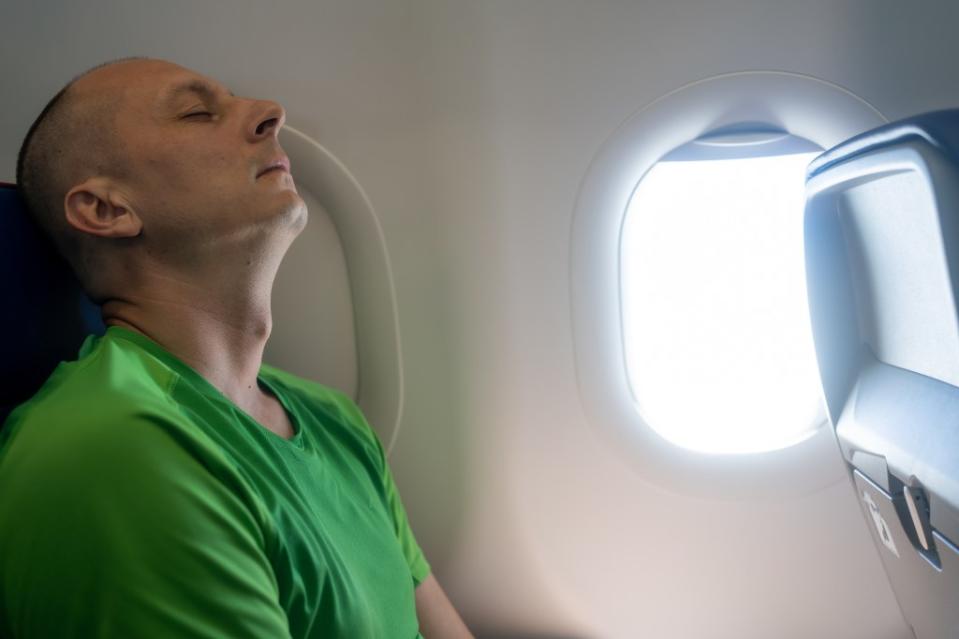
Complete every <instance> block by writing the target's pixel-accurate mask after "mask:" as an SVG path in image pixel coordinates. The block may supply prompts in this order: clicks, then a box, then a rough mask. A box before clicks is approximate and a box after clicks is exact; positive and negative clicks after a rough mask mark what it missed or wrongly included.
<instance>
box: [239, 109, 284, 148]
mask: <svg viewBox="0 0 959 639" xmlns="http://www.w3.org/2000/svg"><path fill="white" fill-rule="evenodd" d="M253 112H254V117H253V118H252V119H251V122H250V126H249V129H248V132H247V133H248V135H249V136H250V141H251V142H255V141H257V140H261V139H263V138H265V137H276V134H277V133H279V131H280V127H282V126H283V123H284V122H286V111H284V110H283V107H282V106H280V105H279V104H278V103H276V102H273V101H271V100H258V101H257V104H256V105H255V106H254V108H253Z"/></svg>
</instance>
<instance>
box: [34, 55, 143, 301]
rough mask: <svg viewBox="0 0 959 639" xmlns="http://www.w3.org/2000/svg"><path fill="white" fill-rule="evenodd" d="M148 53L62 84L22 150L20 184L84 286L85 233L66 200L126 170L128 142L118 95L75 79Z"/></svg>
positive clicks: (40, 222) (86, 279)
mask: <svg viewBox="0 0 959 639" xmlns="http://www.w3.org/2000/svg"><path fill="white" fill-rule="evenodd" d="M137 59H143V58H121V59H118V60H111V61H109V62H105V63H103V64H99V65H97V66H95V67H93V68H91V69H88V70H86V71H84V72H83V73H81V74H80V75H78V76H76V77H74V78H73V79H72V80H70V82H69V83H67V85H66V86H64V87H63V88H62V89H60V90H59V91H58V92H57V94H56V95H54V96H53V98H52V99H51V100H50V101H49V102H48V103H47V105H46V106H45V107H43V110H42V111H41V112H40V115H39V116H37V119H36V120H34V122H33V124H32V125H31V126H30V129H29V130H28V131H27V135H26V137H24V140H23V144H22V145H21V146H20V152H19V153H18V154H17V174H16V175H17V177H16V180H17V188H18V189H19V191H20V196H21V198H22V199H23V202H24V204H25V205H26V208H27V210H28V211H29V213H30V216H31V217H32V219H33V220H34V222H36V224H37V225H38V226H39V227H40V228H41V229H42V230H43V231H44V232H45V233H46V234H47V235H48V236H49V237H50V239H51V240H52V241H53V243H54V244H55V245H56V247H57V249H58V250H59V252H60V254H61V255H62V256H63V257H64V258H65V259H66V260H67V262H68V263H70V265H71V266H72V267H73V269H74V272H75V273H76V274H77V276H78V278H79V279H80V282H81V284H82V285H83V286H84V288H86V289H87V292H88V293H90V292H91V291H90V290H89V284H90V282H89V276H90V274H89V273H87V272H86V270H87V269H86V268H85V266H84V264H85V262H86V260H84V258H83V255H82V253H83V244H84V238H82V237H81V235H82V234H80V233H78V232H76V231H75V230H74V229H73V228H72V227H70V225H69V224H68V223H67V221H66V219H65V217H64V208H63V203H64V202H63V201H64V198H65V197H66V194H67V192H68V191H69V190H70V188H72V187H73V186H74V185H76V184H78V183H79V182H82V181H83V180H85V179H87V178H89V177H92V176H94V175H103V174H110V175H117V174H119V173H121V172H122V169H123V164H124V162H123V157H124V147H123V144H122V140H120V139H119V136H117V134H116V127H115V119H116V113H117V109H118V108H119V105H118V104H117V100H116V99H115V96H83V99H80V98H79V96H77V95H76V92H75V90H74V84H75V83H76V82H77V80H79V79H80V78H82V77H84V76H85V75H87V74H89V73H92V72H93V71H96V70H97V69H100V68H103V67H105V66H109V65H112V64H117V63H120V62H126V61H128V60H137Z"/></svg>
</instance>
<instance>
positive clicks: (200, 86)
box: [162, 79, 234, 106]
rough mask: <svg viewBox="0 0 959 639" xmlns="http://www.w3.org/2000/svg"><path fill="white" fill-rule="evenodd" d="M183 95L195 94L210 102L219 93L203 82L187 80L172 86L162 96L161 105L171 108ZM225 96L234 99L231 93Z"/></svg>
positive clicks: (228, 92)
mask: <svg viewBox="0 0 959 639" xmlns="http://www.w3.org/2000/svg"><path fill="white" fill-rule="evenodd" d="M185 93H195V94H197V95H199V96H200V97H202V98H205V99H208V100H212V99H213V98H215V97H216V95H217V93H219V91H218V90H217V89H216V88H215V87H213V85H211V84H210V83H208V82H204V81H203V80H197V79H193V80H187V81H185V82H181V83H179V84H176V85H174V86H173V87H172V88H171V89H169V90H168V91H166V92H165V95H164V96H163V99H162V103H163V104H164V105H171V106H172V105H173V104H174V102H175V101H176V99H177V98H179V97H180V96H181V95H183V94H185ZM227 94H228V95H229V96H230V97H234V95H233V92H232V91H227Z"/></svg>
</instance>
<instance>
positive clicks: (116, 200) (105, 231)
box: [63, 178, 143, 237]
mask: <svg viewBox="0 0 959 639" xmlns="http://www.w3.org/2000/svg"><path fill="white" fill-rule="evenodd" d="M63 206H64V209H65V212H66V218H67V222H69V223H70V226H72V227H73V228H75V229H77V230H78V231H82V232H84V233H89V234H90V235H97V236H99V237H136V236H137V235H139V234H140V231H141V230H142V229H143V222H142V220H140V217H139V216H138V215H137V214H136V213H135V212H134V211H133V209H132V208H131V207H130V205H129V203H128V202H127V199H126V198H125V197H124V196H123V195H122V194H121V193H120V192H119V191H118V190H117V189H116V187H115V185H114V184H113V183H112V182H111V181H110V180H108V179H106V178H90V179H89V180H86V181H84V182H81V183H80V184H77V185H76V186H74V187H73V188H72V189H70V190H69V191H67V195H66V197H65V198H64V200H63Z"/></svg>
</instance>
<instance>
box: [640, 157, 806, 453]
mask: <svg viewBox="0 0 959 639" xmlns="http://www.w3.org/2000/svg"><path fill="white" fill-rule="evenodd" d="M815 155H816V153H814V152H813V153H793V154H789V155H774V156H767V157H752V158H745V159H717V160H686V161H663V162H660V163H658V164H656V165H655V166H654V167H653V168H652V169H651V170H650V171H649V172H648V173H647V174H646V176H645V177H644V178H643V179H642V181H641V182H640V184H639V186H638V187H637V189H636V193H635V194H634V196H633V198H632V200H631V201H630V204H629V208H628V210H627V213H626V219H625V221H624V227H623V236H622V257H621V259H622V280H621V286H622V300H623V308H622V312H623V326H624V335H623V338H624V342H625V349H626V366H627V371H628V374H629V379H630V384H631V386H632V389H633V394H634V397H635V399H636V403H637V406H638V409H639V411H640V414H641V415H642V416H643V418H644V420H645V421H646V422H647V423H648V424H649V425H650V426H651V427H652V428H653V429H655V430H656V431H657V432H658V433H659V434H660V435H662V436H663V437H665V438H666V439H668V440H670V441H672V442H673V443H675V444H678V445H680V446H683V447H685V448H690V449H693V450H698V451H703V452H709V453H752V452H760V451H768V450H775V449H779V448H784V447H786V446H790V445H792V444H795V443H798V442H799V441H801V440H803V439H805V438H806V437H808V436H809V435H811V434H812V433H813V432H814V431H815V430H816V428H817V427H818V426H820V425H821V423H822V422H823V420H824V419H825V414H824V411H823V407H822V402H821V393H820V385H819V375H818V370H817V367H816V362H815V355H814V351H813V342H812V335H811V331H810V327H809V314H808V310H807V303H806V286H805V270H804V257H803V221H802V219H803V208H804V204H805V198H804V193H803V188H804V177H805V168H806V165H807V164H808V163H809V161H810V160H811V159H812V157H814V156H815Z"/></svg>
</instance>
